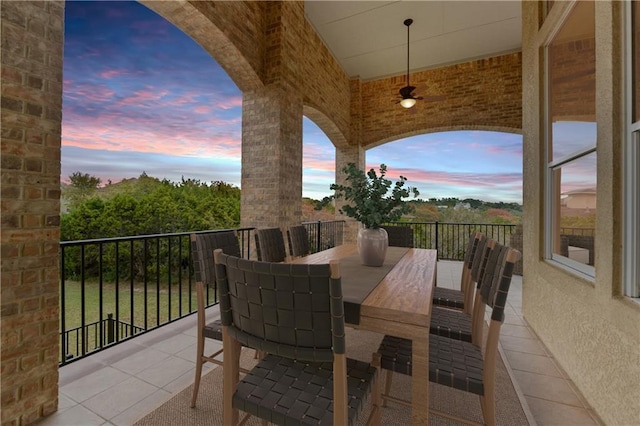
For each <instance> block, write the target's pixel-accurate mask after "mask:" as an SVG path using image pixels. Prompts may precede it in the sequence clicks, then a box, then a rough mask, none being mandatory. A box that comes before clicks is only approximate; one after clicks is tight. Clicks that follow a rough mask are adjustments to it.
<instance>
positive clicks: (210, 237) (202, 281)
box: [190, 231, 240, 407]
mask: <svg viewBox="0 0 640 426" xmlns="http://www.w3.org/2000/svg"><path fill="white" fill-rule="evenodd" d="M190 240H191V255H192V257H193V269H194V272H195V280H196V304H197V309H198V311H197V328H198V340H197V349H196V371H195V380H194V382H193V394H192V397H191V407H195V406H196V400H197V399H198V390H199V388H200V377H201V376H202V366H203V364H204V363H205V362H211V363H213V364H217V365H222V360H220V359H218V358H217V357H218V356H219V355H220V354H221V353H222V349H219V350H217V351H215V352H214V353H212V354H211V355H206V354H205V353H204V349H205V348H204V346H205V339H213V340H218V341H220V342H222V322H221V321H220V320H219V319H218V320H215V321H212V322H209V323H207V321H206V313H205V308H206V293H207V292H206V289H207V288H208V289H209V290H212V291H214V292H215V291H216V279H215V264H214V261H213V251H214V250H215V249H222V251H223V252H225V253H228V254H230V255H233V256H238V257H239V256H240V245H239V244H238V238H237V236H236V233H235V232H234V231H223V232H213V233H206V234H205V233H197V234H195V233H194V234H191V235H190Z"/></svg>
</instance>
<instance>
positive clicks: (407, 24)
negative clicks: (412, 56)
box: [404, 19, 413, 86]
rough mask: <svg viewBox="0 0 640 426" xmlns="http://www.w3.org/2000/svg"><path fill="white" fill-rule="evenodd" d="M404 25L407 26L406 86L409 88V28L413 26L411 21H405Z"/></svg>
mask: <svg viewBox="0 0 640 426" xmlns="http://www.w3.org/2000/svg"><path fill="white" fill-rule="evenodd" d="M404 24H405V25H406V26H407V86H409V26H410V25H411V24H413V19H405V21H404Z"/></svg>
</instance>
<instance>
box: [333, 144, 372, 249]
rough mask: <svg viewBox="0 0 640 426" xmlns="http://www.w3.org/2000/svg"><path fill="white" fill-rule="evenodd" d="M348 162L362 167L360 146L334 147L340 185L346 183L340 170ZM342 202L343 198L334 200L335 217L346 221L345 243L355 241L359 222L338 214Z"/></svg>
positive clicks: (363, 158)
mask: <svg viewBox="0 0 640 426" xmlns="http://www.w3.org/2000/svg"><path fill="white" fill-rule="evenodd" d="M349 163H355V164H356V165H357V166H358V167H359V168H361V169H364V166H365V152H364V149H362V147H360V146H349V147H347V148H336V183H338V184H342V185H344V184H345V183H346V179H345V178H346V175H345V174H344V173H343V172H342V169H343V168H344V167H345V166H346V165H347V164H349ZM344 204H345V203H344V200H342V199H340V200H336V219H337V220H341V219H344V220H345V221H346V224H345V229H344V242H345V244H348V243H355V242H356V236H357V235H358V228H359V227H360V223H359V222H357V221H356V220H355V219H353V218H350V217H348V216H346V215H342V214H340V212H339V211H338V210H339V209H340V207H341V206H343V205H344Z"/></svg>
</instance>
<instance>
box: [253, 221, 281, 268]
mask: <svg viewBox="0 0 640 426" xmlns="http://www.w3.org/2000/svg"><path fill="white" fill-rule="evenodd" d="M255 239H256V252H257V254H258V260H261V261H263V262H284V261H285V260H286V259H287V251H286V250H285V247H284V237H283V236H282V231H281V230H280V228H264V229H258V230H257V231H256V233H255Z"/></svg>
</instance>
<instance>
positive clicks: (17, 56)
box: [0, 1, 64, 425]
mask: <svg viewBox="0 0 640 426" xmlns="http://www.w3.org/2000/svg"><path fill="white" fill-rule="evenodd" d="M63 17H64V2H61V1H46V2H4V1H3V2H2V57H1V61H0V62H1V64H2V142H1V144H2V165H1V171H2V203H1V205H2V207H1V212H2V258H1V282H2V296H1V300H2V302H1V304H2V307H1V320H0V321H1V325H0V328H1V331H0V334H1V336H2V340H1V347H2V356H1V361H0V366H1V374H0V388H1V390H2V393H1V404H0V405H1V408H0V412H1V413H2V414H1V423H2V425H17V424H28V423H32V422H35V421H36V420H38V418H40V417H43V416H46V415H48V414H51V413H53V412H54V411H56V410H57V407H58V354H59V336H58V331H59V324H58V317H59V314H60V313H59V303H58V294H59V277H60V275H59V270H58V269H59V268H58V264H59V256H58V252H59V243H60V232H59V224H60V132H61V126H60V123H61V117H62V47H63V34H64V30H63V27H64V18H63Z"/></svg>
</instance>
